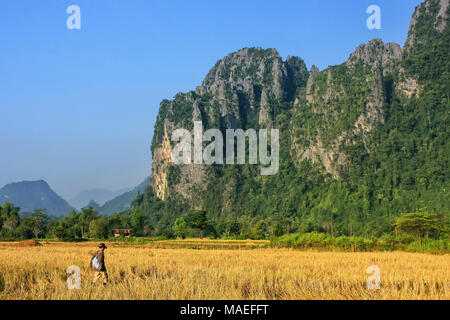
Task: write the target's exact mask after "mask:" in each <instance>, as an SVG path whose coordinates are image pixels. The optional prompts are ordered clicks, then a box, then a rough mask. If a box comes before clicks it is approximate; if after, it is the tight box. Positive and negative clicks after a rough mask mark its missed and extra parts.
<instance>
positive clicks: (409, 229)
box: [395, 213, 441, 248]
mask: <svg viewBox="0 0 450 320" xmlns="http://www.w3.org/2000/svg"><path fill="white" fill-rule="evenodd" d="M440 222H441V217H440V216H439V215H437V214H427V213H408V214H405V215H403V216H401V217H399V218H397V220H396V222H395V229H396V230H397V231H399V232H404V233H407V234H410V235H413V236H415V237H417V238H418V240H419V246H420V248H422V237H423V235H424V234H425V233H428V232H432V231H437V230H438V229H439V225H440Z"/></svg>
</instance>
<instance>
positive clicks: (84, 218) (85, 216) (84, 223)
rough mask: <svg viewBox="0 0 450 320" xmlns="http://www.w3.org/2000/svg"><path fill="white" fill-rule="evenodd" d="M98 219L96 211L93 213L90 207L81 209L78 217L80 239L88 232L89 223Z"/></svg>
mask: <svg viewBox="0 0 450 320" xmlns="http://www.w3.org/2000/svg"><path fill="white" fill-rule="evenodd" d="M97 217H98V211H95V210H94V209H93V208H92V207H87V208H83V209H81V215H80V217H79V225H80V229H81V237H82V238H84V236H85V234H86V232H87V231H88V230H89V228H90V225H91V222H92V221H94V220H95V219H96V218H97Z"/></svg>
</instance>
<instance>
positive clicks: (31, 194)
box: [0, 180, 74, 217]
mask: <svg viewBox="0 0 450 320" xmlns="http://www.w3.org/2000/svg"><path fill="white" fill-rule="evenodd" d="M5 202H10V203H12V204H14V206H16V207H20V209H21V210H20V211H21V214H26V213H30V212H33V211H34V210H36V209H46V210H47V214H48V215H52V216H57V217H61V216H64V215H66V214H67V213H68V212H69V211H72V210H74V208H73V207H71V206H70V205H69V204H68V203H67V201H66V200H64V199H63V198H62V197H60V196H59V195H58V194H57V193H56V192H55V191H53V190H52V189H51V188H50V186H49V185H48V183H47V182H45V181H44V180H38V181H22V182H16V183H10V184H7V185H5V186H4V187H3V188H1V189H0V204H3V203H5Z"/></svg>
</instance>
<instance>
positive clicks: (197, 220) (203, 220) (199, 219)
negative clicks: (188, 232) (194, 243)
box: [189, 210, 208, 230]
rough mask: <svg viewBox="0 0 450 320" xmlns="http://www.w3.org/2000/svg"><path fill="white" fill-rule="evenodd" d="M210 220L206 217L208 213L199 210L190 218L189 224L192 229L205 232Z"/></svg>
mask: <svg viewBox="0 0 450 320" xmlns="http://www.w3.org/2000/svg"><path fill="white" fill-rule="evenodd" d="M207 222H208V219H207V217H206V211H204V210H197V211H194V212H193V213H192V214H191V215H190V216H189V224H190V225H191V227H192V228H195V229H200V230H204V229H205V228H206V225H207Z"/></svg>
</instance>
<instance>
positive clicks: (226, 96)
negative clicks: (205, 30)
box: [152, 48, 308, 199]
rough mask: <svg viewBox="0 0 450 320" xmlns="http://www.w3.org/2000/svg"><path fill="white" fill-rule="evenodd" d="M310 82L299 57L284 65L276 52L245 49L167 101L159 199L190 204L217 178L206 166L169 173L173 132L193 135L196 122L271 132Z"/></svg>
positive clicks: (157, 173)
mask: <svg viewBox="0 0 450 320" xmlns="http://www.w3.org/2000/svg"><path fill="white" fill-rule="evenodd" d="M307 78H308V71H307V69H306V66H305V63H304V62H303V61H302V60H301V59H299V58H297V57H289V58H288V59H287V60H286V61H283V60H282V58H281V57H280V55H279V54H278V52H277V51H276V50H274V49H267V50H263V49H261V48H250V49H249V48H245V49H242V50H240V51H237V52H235V53H232V54H229V55H228V56H227V57H225V58H223V59H222V60H220V61H219V62H217V63H216V65H215V66H214V68H212V69H211V71H210V72H209V73H208V75H207V76H206V78H205V80H204V81H203V84H202V85H201V86H199V87H197V89H196V90H195V92H189V93H187V94H181V93H180V94H178V95H177V96H176V97H175V99H174V100H173V101H163V102H162V103H161V108H160V113H159V115H158V119H157V123H156V126H155V135H154V139H153V143H152V151H153V179H152V187H153V189H154V192H155V194H156V196H157V197H158V198H160V199H165V198H166V197H167V195H168V194H173V195H174V196H181V197H183V198H185V199H186V198H192V196H193V195H194V194H195V193H198V192H202V191H203V190H204V188H205V186H206V185H207V180H210V179H212V178H213V177H212V176H211V174H209V173H208V170H207V167H205V166H203V165H195V164H192V165H181V166H179V167H178V168H176V169H175V168H173V169H170V167H171V162H172V161H171V152H172V146H171V142H170V137H171V134H172V132H173V130H175V129H177V128H185V129H188V130H191V129H192V127H193V122H194V121H201V122H202V123H203V127H204V130H206V129H209V128H218V129H221V130H225V129H237V128H242V129H246V128H255V129H257V128H259V127H262V128H270V127H272V125H273V120H274V118H275V117H276V116H277V114H278V113H279V110H281V109H283V108H287V107H288V106H287V104H288V103H289V101H290V100H291V99H293V97H294V94H295V90H296V89H297V88H298V87H301V86H305V85H306V82H307ZM171 170H172V171H171ZM169 180H170V181H169ZM169 182H171V183H169Z"/></svg>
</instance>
